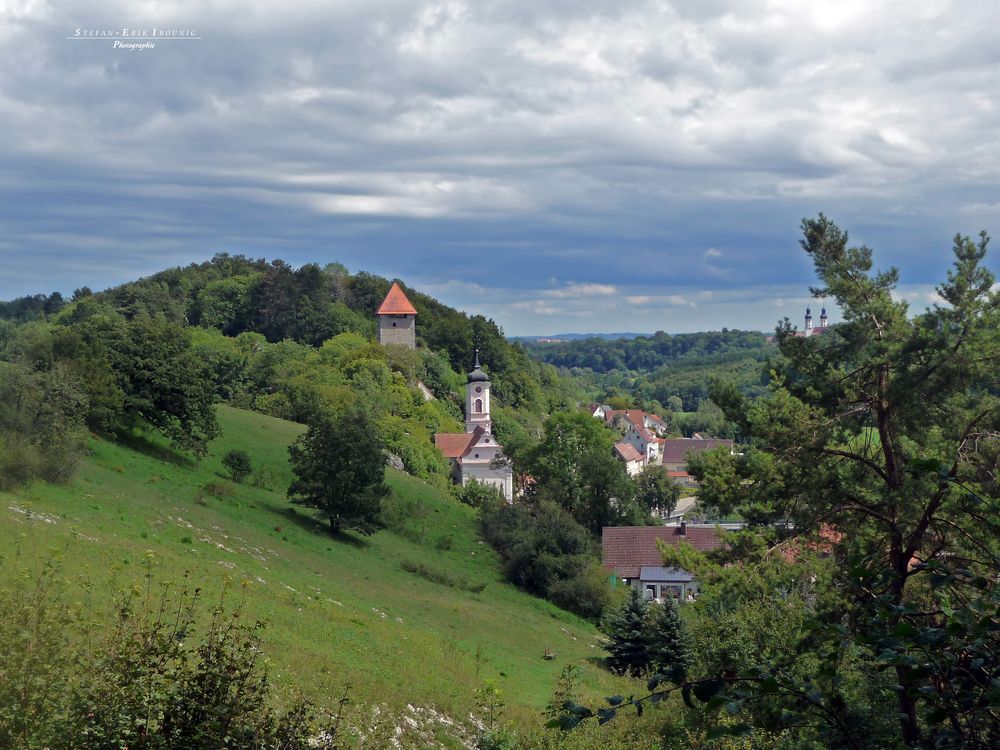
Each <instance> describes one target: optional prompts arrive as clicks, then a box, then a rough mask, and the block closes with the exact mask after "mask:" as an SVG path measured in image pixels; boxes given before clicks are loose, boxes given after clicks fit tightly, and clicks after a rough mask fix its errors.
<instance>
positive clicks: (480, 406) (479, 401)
mask: <svg viewBox="0 0 1000 750" xmlns="http://www.w3.org/2000/svg"><path fill="white" fill-rule="evenodd" d="M473 411H475V412H476V414H482V413H483V400H482V399H481V398H477V399H476V405H475V408H474V409H473Z"/></svg>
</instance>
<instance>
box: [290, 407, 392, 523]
mask: <svg viewBox="0 0 1000 750" xmlns="http://www.w3.org/2000/svg"><path fill="white" fill-rule="evenodd" d="M288 453H289V456H290V457H291V462H292V469H293V470H294V472H295V477H296V478H295V481H293V482H292V484H291V486H290V487H289V488H288V497H289V499H290V500H291V501H292V502H293V503H296V504H299V505H305V506H307V507H310V508H316V509H317V510H319V511H320V512H321V513H322V515H323V516H325V517H326V519H327V521H328V522H329V524H330V531H331V532H332V533H338V532H340V531H342V530H345V529H353V530H356V531H360V532H362V533H365V534H368V533H371V532H372V531H374V530H375V529H376V528H377V526H378V519H379V511H380V509H381V504H382V498H383V497H385V496H386V495H387V494H388V492H389V489H388V487H387V486H386V485H385V483H384V481H383V480H384V478H385V455H384V449H383V445H382V440H381V439H380V437H379V435H378V430H377V426H376V424H375V422H374V421H373V420H372V419H371V418H370V416H369V413H368V411H367V410H366V409H365V408H363V407H361V406H354V407H351V408H349V409H347V410H345V411H343V412H341V413H339V414H336V415H329V414H325V413H319V414H316V415H315V416H314V418H313V421H312V423H311V424H310V425H309V429H308V430H306V432H305V433H304V434H303V435H301V436H300V437H299V438H298V439H297V440H296V441H295V442H294V443H292V445H290V446H289V448H288Z"/></svg>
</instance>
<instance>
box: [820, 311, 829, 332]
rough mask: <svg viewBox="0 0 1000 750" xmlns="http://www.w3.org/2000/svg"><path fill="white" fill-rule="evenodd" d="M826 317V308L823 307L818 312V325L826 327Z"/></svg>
mask: <svg viewBox="0 0 1000 750" xmlns="http://www.w3.org/2000/svg"><path fill="white" fill-rule="evenodd" d="M826 324H827V318H826V308H825V307H824V308H823V309H822V310H820V313H819V327H820V328H826Z"/></svg>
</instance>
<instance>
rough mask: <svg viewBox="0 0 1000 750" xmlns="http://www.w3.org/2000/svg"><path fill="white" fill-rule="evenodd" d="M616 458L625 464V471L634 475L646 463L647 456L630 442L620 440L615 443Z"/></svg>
mask: <svg viewBox="0 0 1000 750" xmlns="http://www.w3.org/2000/svg"><path fill="white" fill-rule="evenodd" d="M614 453H615V458H617V459H618V460H619V461H621V462H622V463H624V464H625V473H626V474H628V475H629V476H630V477H634V476H635V475H636V474H638V473H639V472H640V471H642V467H643V466H645V465H646V457H645V456H643V455H642V454H641V453H639V451H637V450H636V449H635V448H633V447H632V446H631V445H630V444H629V443H626V442H624V441H623V440H619V441H618V442H617V443H615V445H614Z"/></svg>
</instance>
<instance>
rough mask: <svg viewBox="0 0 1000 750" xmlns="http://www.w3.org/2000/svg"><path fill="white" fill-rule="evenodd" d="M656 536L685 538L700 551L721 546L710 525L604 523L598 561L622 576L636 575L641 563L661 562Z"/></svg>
mask: <svg viewBox="0 0 1000 750" xmlns="http://www.w3.org/2000/svg"><path fill="white" fill-rule="evenodd" d="M657 540H659V541H661V542H664V543H665V544H669V545H673V546H677V545H678V544H680V543H681V542H687V543H688V544H690V545H691V546H692V547H694V548H695V549H696V550H700V551H702V552H707V551H709V550H713V549H718V548H719V547H721V546H722V539H720V538H719V535H718V533H716V529H715V527H714V526H692V525H690V524H688V525H687V526H686V527H681V526H608V527H605V529H604V531H603V532H602V534H601V549H602V558H603V559H602V564H603V565H604V567H605V568H606V569H608V570H613V571H617V573H618V575H620V576H621V577H622V578H638V577H639V568H641V567H642V566H643V565H663V555H661V554H660V549H659V547H657V545H656V542H657Z"/></svg>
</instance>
